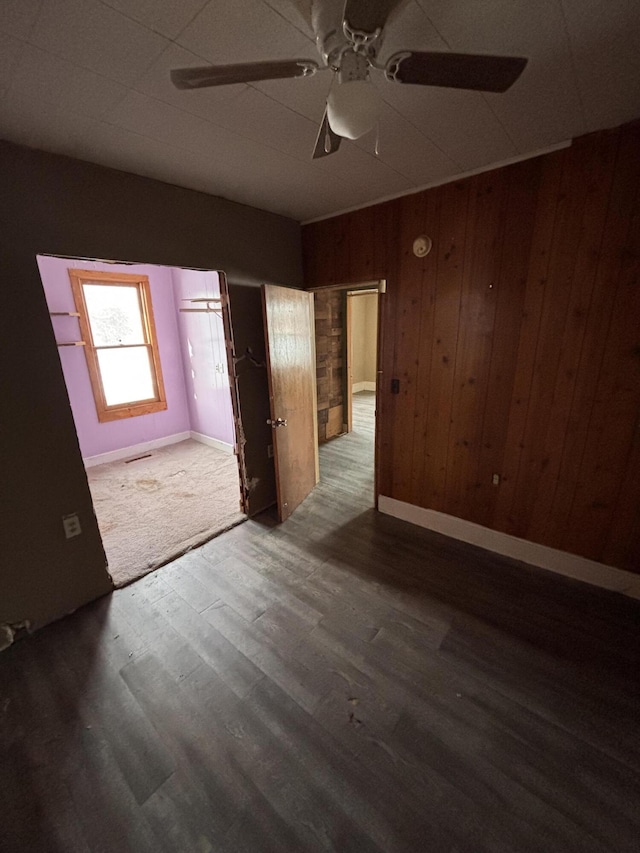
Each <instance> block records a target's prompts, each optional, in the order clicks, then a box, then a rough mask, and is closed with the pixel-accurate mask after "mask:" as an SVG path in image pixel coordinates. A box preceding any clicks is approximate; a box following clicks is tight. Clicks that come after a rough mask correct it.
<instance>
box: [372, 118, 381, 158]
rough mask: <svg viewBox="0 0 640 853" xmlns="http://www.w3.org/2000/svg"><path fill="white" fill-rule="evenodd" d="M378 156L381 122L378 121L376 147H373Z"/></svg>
mask: <svg viewBox="0 0 640 853" xmlns="http://www.w3.org/2000/svg"><path fill="white" fill-rule="evenodd" d="M373 150H374V151H375V154H376V157H379V156H380V122H376V147H375V148H374V149H373Z"/></svg>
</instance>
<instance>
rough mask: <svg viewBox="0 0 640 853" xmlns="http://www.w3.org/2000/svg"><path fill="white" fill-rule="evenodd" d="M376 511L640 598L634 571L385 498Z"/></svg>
mask: <svg viewBox="0 0 640 853" xmlns="http://www.w3.org/2000/svg"><path fill="white" fill-rule="evenodd" d="M378 509H379V510H380V512H383V513H385V515H392V516H393V517H394V518H399V519H401V520H402V521H409V522H410V523H411V524H416V525H418V526H419V527H426V528H427V529H428V530H434V531H435V532H436V533H442V534H444V535H445V536H451V537H452V538H453V539H459V540H461V541H462V542H468V543H469V544H471V545H477V546H478V547H479V548H485V549H486V550H488V551H494V552H495V553H497V554H502V555H503V556H505V557H512V558H513V559H514V560H521V561H522V562H523V563H529V564H530V565H533V566H539V567H540V568H542V569H547V570H548V571H551V572H556V573H557V574H559V575H564V576H565V577H569V578H574V579H576V580H580V581H584V583H589V584H592V585H593V586H599V587H602V588H603V589H608V590H611V591H613V592H620V593H622V594H623V595H628V596H629V597H631V598H638V599H640V575H636V574H634V573H633V572H628V571H625V570H624V569H617V568H615V567H614V566H607V565H605V564H604V563H597V562H595V561H594V560H587V559H586V557H579V556H577V555H576V554H569V553H568V552H567V551H559V550H557V549H556V548H549V547H548V546H547V545H538V544H537V543H536V542H529V541H528V540H526V539H519V538H518V537H517V536H510V535H509V534H508V533H501V532H500V531H498V530H491V529H490V528H488V527H483V526H482V525H480V524H474V523H473V522H472V521H465V520H464V519H462V518H456V517H455V516H452V515H446V514H445V513H443V512H437V511H436V510H433V509H424V508H423V507H419V506H415V505H414V504H409V503H405V502H404V501H398V500H396V499H395V498H388V497H385V496H384V495H380V497H379V498H378Z"/></svg>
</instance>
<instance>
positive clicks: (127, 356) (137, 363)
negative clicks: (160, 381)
mask: <svg viewBox="0 0 640 853" xmlns="http://www.w3.org/2000/svg"><path fill="white" fill-rule="evenodd" d="M97 353H98V364H99V366H100V375H101V376H102V387H103V388H104V396H105V399H106V401H107V406H117V405H119V404H121V403H137V402H138V401H139V400H155V396H156V395H155V390H154V387H153V373H152V370H151V364H150V362H149V350H148V349H147V347H132V348H127V349H99V350H97Z"/></svg>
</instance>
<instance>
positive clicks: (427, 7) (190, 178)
mask: <svg viewBox="0 0 640 853" xmlns="http://www.w3.org/2000/svg"><path fill="white" fill-rule="evenodd" d="M298 6H304V0H298V4H296V3H294V2H293V0H209V2H207V0H2V2H1V3H0V137H2V138H5V139H9V140H12V141H15V142H20V143H23V144H26V145H30V146H32V147H36V148H42V149H45V150H48V151H54V152H58V153H61V154H68V155H71V156H74V157H79V158H81V159H84V160H90V161H92V162H95V163H101V164H104V165H106V166H112V167H115V168H117V169H123V170H126V171H129V172H134V173H136V174H139V175H147V176H149V177H153V178H158V179H160V180H163V181H167V182H169V183H173V184H178V185H180V186H184V187H189V188H192V189H197V190H203V191H205V192H208V193H212V194H214V195H219V196H224V197H226V198H229V199H233V200H235V201H240V202H244V203H246V204H250V205H253V206H255V207H260V208H264V209H266V210H271V211H274V212H276V213H281V214H284V215H287V216H291V217H293V218H294V219H297V220H301V221H304V220H308V219H311V218H314V217H319V216H323V215H327V214H330V213H335V212H337V211H340V210H344V209H348V208H352V207H355V206H359V205H364V204H367V203H371V202H374V201H376V200H378V199H380V198H384V197H388V196H392V195H400V194H402V193H405V192H407V191H410V190H411V189H414V188H418V187H422V186H424V185H427V184H430V183H440V182H442V181H445V180H447V179H449V178H451V177H454V176H456V175H460V174H462V173H464V172H467V171H471V170H475V169H479V168H481V167H484V166H487V165H489V164H491V163H498V162H501V161H504V160H508V159H509V158H513V157H517V156H518V155H522V154H526V153H528V152H534V151H538V150H540V149H543V148H546V147H548V146H551V145H554V144H555V143H558V142H561V141H564V140H567V139H570V138H571V137H575V136H579V135H581V134H583V133H586V132H589V131H592V130H598V129H601V128H604V127H612V126H615V125H618V124H621V123H623V122H626V121H630V120H632V119H635V118H638V117H640V2H638V0H536V2H531V0H482V2H479V0H409V2H408V3H407V5H406V7H405V8H404V9H403V10H402V12H401V13H400V14H399V15H398V17H397V19H396V20H395V21H394V22H393V24H392V25H390V26H389V29H388V32H387V35H386V41H385V44H384V47H383V51H382V54H381V57H382V59H384V58H385V57H386V56H388V55H390V54H391V53H392V52H395V51H396V50H398V49H400V48H409V49H411V48H413V49H422V50H429V49H431V50H452V51H457V52H465V51H466V52H477V53H482V52H486V53H496V54H500V53H504V54H509V55H519V56H528V57H529V65H528V66H527V68H526V69H525V72H524V74H523V75H522V77H521V79H520V80H519V81H518V82H517V83H516V84H515V86H514V87H513V88H512V89H511V90H510V91H509V92H507V93H506V94H503V95H482V94H480V93H476V92H463V91H456V90H451V89H437V88H424V87H419V86H402V85H397V84H391V83H388V82H386V81H385V80H384V78H382V75H378V76H377V77H376V85H379V87H380V90H381V92H382V94H383V97H384V100H385V109H384V114H383V117H382V120H381V124H380V155H379V157H376V156H375V154H374V150H373V149H374V144H375V140H374V137H373V134H370V135H369V136H367V137H364V138H363V139H361V140H359V141H358V142H357V143H353V142H343V144H342V146H341V148H340V150H339V151H338V152H337V154H334V155H332V156H331V157H327V158H324V159H322V160H315V161H314V160H312V159H311V152H312V149H313V146H314V142H315V138H316V133H317V126H318V123H319V121H320V119H321V117H322V113H323V110H324V99H325V97H326V93H327V90H328V87H329V83H330V77H331V74H330V72H325V73H322V74H317V75H316V76H315V77H312V78H307V79H303V78H299V79H295V80H277V81H271V82H266V83H256V84H254V85H251V86H245V85H236V86H227V87H221V88H217V89H208V90H199V91H187V92H179V91H177V90H176V89H174V88H173V86H172V85H171V83H170V81H169V76H168V72H169V69H170V68H172V67H180V66H189V65H202V64H206V63H228V62H245V61H257V60H260V59H274V58H298V57H308V58H311V59H318V55H317V52H316V49H315V45H314V38H313V33H312V31H311V29H310V27H309V25H308V23H307V21H306V19H305V16H304V15H303V14H302V13H301V11H300V10H299V8H298Z"/></svg>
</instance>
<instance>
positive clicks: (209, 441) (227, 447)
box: [190, 430, 233, 453]
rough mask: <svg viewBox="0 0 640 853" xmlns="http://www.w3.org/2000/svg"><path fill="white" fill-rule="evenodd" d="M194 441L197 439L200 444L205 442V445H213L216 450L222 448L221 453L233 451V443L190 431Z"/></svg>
mask: <svg viewBox="0 0 640 853" xmlns="http://www.w3.org/2000/svg"><path fill="white" fill-rule="evenodd" d="M190 435H191V438H192V439H193V440H194V441H199V442H200V444H206V445H207V447H215V449H216V450H222V451H223V453H233V444H227V442H226V441H220V440H219V439H217V438H210V437H209V436H208V435H203V434H202V433H201V432H193V430H192V431H191V433H190Z"/></svg>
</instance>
